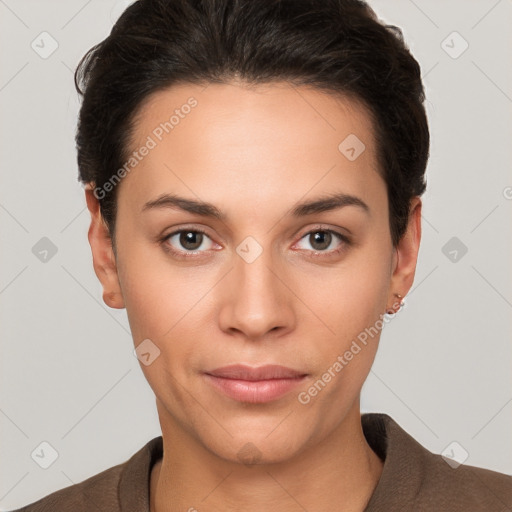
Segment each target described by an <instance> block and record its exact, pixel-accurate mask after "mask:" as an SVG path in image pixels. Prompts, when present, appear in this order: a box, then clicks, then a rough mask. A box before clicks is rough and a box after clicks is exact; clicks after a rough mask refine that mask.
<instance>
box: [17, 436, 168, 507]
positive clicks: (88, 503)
mask: <svg viewBox="0 0 512 512" xmlns="http://www.w3.org/2000/svg"><path fill="white" fill-rule="evenodd" d="M162 453H163V445H162V436H159V437H155V438H154V439H152V440H151V441H149V442H148V443H146V444H145V445H144V446H143V447H142V448H140V450H139V451H137V452H136V453H134V454H133V455H132V456H131V457H130V458H129V459H128V460H126V461H125V462H123V463H121V464H118V465H116V466H113V467H111V468H109V469H106V470H104V471H102V472H101V473H98V474H96V475H93V476H91V477H89V478H87V479H86V480H84V481H83V482H80V483H77V484H74V485H71V486H69V487H65V488H64V489H60V490H58V491H55V492H53V493H52V494H49V495H48V496H45V497H44V498H41V499H40V500H38V501H35V502H34V503H31V504H29V505H26V506H24V507H22V508H19V509H16V510H13V511H12V512H64V511H66V512H67V511H70V512H90V511H91V510H104V511H108V512H118V511H121V510H123V511H124V510H128V509H129V510H138V511H142V510H149V485H148V484H149V476H150V474H151V469H152V467H153V465H154V464H155V463H156V461H158V460H159V459H160V458H161V457H162Z"/></svg>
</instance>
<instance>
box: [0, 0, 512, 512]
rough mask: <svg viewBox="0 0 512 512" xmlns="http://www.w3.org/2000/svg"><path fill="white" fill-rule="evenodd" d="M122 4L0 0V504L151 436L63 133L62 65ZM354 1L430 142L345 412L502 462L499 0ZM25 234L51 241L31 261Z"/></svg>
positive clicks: (504, 103)
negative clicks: (418, 81)
mask: <svg viewBox="0 0 512 512" xmlns="http://www.w3.org/2000/svg"><path fill="white" fill-rule="evenodd" d="M128 3H129V2H127V1H122V2H115V1H112V0H110V1H105V0H101V1H100V0H89V1H84V0H67V1H64V0H62V1H60V2H59V1H56V0H54V1H50V0H45V1H42V0H17V1H14V0H0V38H1V42H0V48H1V50H0V51H1V59H2V60H1V62H2V66H1V76H0V109H1V110H0V111H1V114H0V115H1V120H2V122H1V125H0V129H1V135H0V140H1V141H2V144H1V155H0V163H1V186H0V222H1V227H2V229H1V235H0V236H1V247H2V252H1V256H2V259H1V265H0V305H1V310H0V311H1V313H0V314H1V316H0V329H1V331H0V332H1V336H2V338H1V346H0V349H1V353H0V365H1V366H0V380H1V396H0V427H1V432H2V441H3V442H2V444H1V447H0V464H1V467H0V504H1V509H2V510H9V509H12V508H15V507H19V506H21V505H24V504H27V503H29V502H32V501H34V500H35V499H38V498H40V497H42V496H44V495H46V494H48V493H50V492H52V491H54V490H57V489H59V488H62V487H65V486H68V485H71V484H73V483H76V482H79V481H81V480H83V479H85V478H87V477H89V476H91V475H93V474H96V473H98V472H99V471H102V470H104V469H106V468H108V467H111V466H113V465H115V464H118V463H121V462H124V461H125V460H126V459H127V458H128V457H129V456H131V455H132V454H133V453H134V452H135V451H137V450H138V449H139V448H140V447H142V445H143V444H145V443H146V442H147V441H148V440H149V439H151V438H152V437H154V436H157V435H159V434H160V428H159V424H158V419H157V415H156V410H155V405H154V395H153V393H152V391H151V389H150V388H149V385H148V384H147V383H146V381H145V379H144V377H143V374H142V372H141V370H140V367H139V362H138V361H137V359H136V358H135V357H134V356H133V353H132V351H133V342H132V339H131V336H130V332H129V329H128V322H127V319H126V314H125V311H124V310H122V311H118V310H111V309H109V308H108V307H107V306H106V305H105V304H103V302H102V298H101V287H100V284H99V282H98V281H97V279H96V276H95V275H94V272H93V267H92V258H91V254H90V248H89V245H88V241H87V228H88V221H89V216H88V212H87V210H86V208H85V201H84V195H83V190H82V188H81V185H80V184H79V183H78V182H77V179H76V176H77V166H76V162H75V149H74V140H73V137H74V131H75V123H76V115H77V109H78V99H77V95H76V93H75V91H74V88H73V83H72V70H73V69H74V68H75V66H76V64H77V63H78V60H79V58H80V57H81V56H82V55H83V54H84V53H85V51H86V50H87V49H89V48H90V47H91V46H92V45H93V44H95V43H97V42H99V41H100V40H102V39H103V38H104V37H106V35H107V34H108V32H109V30H110V28H111V25H112V22H113V20H115V19H116V18H117V16H118V15H119V14H120V13H121V11H122V10H123V8H124V7H125V6H126V5H127V4H128ZM370 4H371V5H372V6H373V7H374V8H375V10H376V11H377V13H378V15H379V16H380V17H382V18H383V19H384V20H385V21H386V22H388V23H392V24H396V25H398V26H400V27H401V28H402V29H403V32H404V35H405V38H406V41H407V42H408V44H409V46H410V48H411V50H412V52H413V54H414V55H415V57H416V58H417V59H418V60H419V62H420V64H421V66H422V73H423V77H424V81H425V85H426V92H427V96H428V104H427V108H428V115H429V122H430V128H431V134H432V147H431V159H430V163H429V166H428V170H427V176H428V191H427V193H426V194H425V196H424V213H423V240H422V247H421V250H420V256H419V262H418V268H417V274H416V280H415V284H414V287H413V289H412V291H411V292H410V294H409V295H408V297H407V300H406V307H405V309H404V310H403V312H402V313H400V315H399V316H398V317H397V319H396V321H393V322H391V324H389V325H388V326H386V327H385V329H384V332H383V335H382V338H381V346H380V349H379V352H378V355H377V359H376V362H375V365H374V367H373V369H372V372H371V373H370V376H369V377H368V380H367V382H366V384H365V386H364V388H363V398H362V408H363V411H382V412H386V413H388V414H390V415H391V416H392V417H393V418H394V419H395V420H396V421H397V422H398V423H399V424H400V425H401V426H402V427H403V428H404V429H405V430H407V431H408V432H409V433H410V434H411V435H413V437H415V438H416V439H417V440H418V441H419V442H420V443H421V444H423V445H424V446H425V447H427V448H428V449H430V450H431V451H433V452H436V453H444V452H445V450H446V449H447V447H449V446H450V444H451V443H452V442H453V441H457V443H459V444H460V446H461V447H463V449H464V450H466V451H467V452H468V454H469V456H468V458H467V460H466V464H472V465H477V466H483V467H487V468H490V469H494V470H497V471H502V472H506V473H509V474H512V441H511V435H510V434H511V432H512V385H511V384H512V383H511V380H512V372H511V362H512V357H511V355H512V348H511V343H510V339H511V331H512V328H511V322H510V318H511V308H512V283H511V271H510V268H511V267H510V262H511V261H512V254H511V253H512V250H511V249H512V248H511V245H512V244H511V239H512V230H511V229H510V228H511V219H512V217H511V209H512V200H511V198H512V175H511V172H510V165H511V162H512V158H511V156H512V155H511V132H512V126H511V123H510V113H511V107H512V66H511V65H510V64H511V62H510V61H511V53H512V52H511V39H512V35H511V34H512V32H511V31H510V26H511V22H512V2H511V1H510V0H501V1H496V0H480V1H468V0H458V1H455V0H450V1H445V0H443V1H440V0H438V1H432V0H431V1H426V0H415V1H412V0H402V1H397V0H393V1H391V0H388V1H383V0H379V1H371V2H370ZM43 31H46V32H48V33H49V34H50V35H51V37H52V38H53V39H54V40H56V41H57V43H58V48H57V49H56V51H55V52H54V53H53V54H52V55H50V56H48V57H47V58H42V57H41V56H40V55H39V54H38V53H36V51H35V50H34V49H33V48H32V47H31V43H32V41H35V43H34V44H38V45H39V49H38V51H43V50H44V51H48V50H49V49H51V44H52V42H51V40H50V39H49V38H48V36H39V34H41V32H43ZM453 31H457V32H458V33H459V34H460V35H461V36H462V38H463V40H462V39H460V38H458V36H456V35H455V36H453V35H452V36H450V34H452V32H453ZM41 38H46V39H44V40H43V42H41ZM464 40H465V41H467V43H468V44H469V47H468V48H467V50H466V51H464V52H463V53H462V54H461V55H458V53H460V51H461V50H462V49H463V45H464ZM443 41H445V42H444V43H443ZM450 54H451V55H450ZM455 56H456V58H454V57H455ZM43 237H47V238H48V239H49V240H51V243H52V244H54V245H55V247H56V248H57V252H56V254H54V255H52V252H51V251H50V252H49V253H48V254H47V257H46V258H47V261H41V260H40V258H41V257H42V256H41V254H39V257H38V256H37V253H38V251H40V250H41V247H43V248H44V247H45V246H48V241H43V242H40V240H41V239H42V238H43ZM453 237H456V239H455V240H452V241H451V242H450V244H449V245H448V246H446V244H447V243H448V242H449V241H450V240H451V239H452V238H453ZM36 244H40V245H36ZM45 244H46V245H45ZM34 246H36V249H34V252H35V253H36V254H34V252H33V247H34ZM464 246H465V247H466V248H467V253H466V254H463V247H464ZM454 250H455V251H456V253H455V252H453V251H454ZM454 258H455V261H453V260H454ZM43 441H46V442H48V443H50V445H52V446H53V447H54V448H55V450H56V451H57V452H58V458H57V460H55V462H54V463H53V464H52V465H51V466H50V467H49V468H48V469H42V468H41V467H40V465H39V464H37V463H36V462H35V461H34V460H33V459H32V457H31V453H32V452H33V451H34V450H35V449H39V450H40V449H41V447H40V443H41V442H43ZM44 446H45V445H43V447H44ZM452 446H453V445H452ZM458 449H459V448H457V450H458ZM45 453H47V454H48V453H49V451H48V450H46V452H45Z"/></svg>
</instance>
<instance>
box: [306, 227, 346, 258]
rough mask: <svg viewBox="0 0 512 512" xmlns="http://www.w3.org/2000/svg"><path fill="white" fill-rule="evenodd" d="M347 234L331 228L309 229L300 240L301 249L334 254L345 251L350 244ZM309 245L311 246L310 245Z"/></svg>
mask: <svg viewBox="0 0 512 512" xmlns="http://www.w3.org/2000/svg"><path fill="white" fill-rule="evenodd" d="M350 243H351V242H350V240H349V238H348V237H347V236H345V235H342V234H341V233H338V232H336V231H333V230H331V229H318V228H317V229H315V230H313V231H309V232H308V233H306V234H305V235H303V237H302V238H301V239H300V240H299V242H298V247H299V249H305V250H307V251H309V252H311V253H312V255H314V254H315V253H318V255H326V256H327V255H333V254H336V253H339V252H341V251H343V250H344V249H345V248H347V247H348V246H349V245H350ZM308 246H309V247H308Z"/></svg>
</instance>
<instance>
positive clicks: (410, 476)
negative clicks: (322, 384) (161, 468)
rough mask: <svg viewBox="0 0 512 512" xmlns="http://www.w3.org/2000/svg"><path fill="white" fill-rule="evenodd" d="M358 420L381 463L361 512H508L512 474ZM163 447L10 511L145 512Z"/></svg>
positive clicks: (388, 423)
mask: <svg viewBox="0 0 512 512" xmlns="http://www.w3.org/2000/svg"><path fill="white" fill-rule="evenodd" d="M361 421H362V425H363V432H364V435H365V437H366V439H367V441H368V444H369V445H370V446H371V447H372V449H373V450H374V451H375V453H377V455H378V456H379V457H380V458H381V459H382V460H383V461H384V467H383V471H382V474H381V476H380V479H379V482H378V484H377V487H376V488H375V490H374V492H373V494H372V497H371V499H370V501H369V503H368V505H367V507H366V509H365V512H382V511H386V512H387V511H391V512H395V511H402V512H405V511H414V512H422V511H433V512H434V511H435V512H445V511H449V512H452V511H453V512H457V511H460V512H480V511H490V512H494V511H495V512H512V476H509V475H505V474H503V473H497V472H495V471H490V470H487V469H482V468H477V467H474V466H466V465H460V466H458V467H457V468H452V467H451V466H450V465H449V464H448V463H447V462H446V461H445V460H444V459H443V457H442V456H441V455H435V454H433V453H431V452H430V451H428V450H427V449H425V448H424V447H423V446H422V445H420V444H419V443H418V442H417V441H415V440H414V439H413V438H412V437H411V436H410V435H409V434H408V433H407V432H405V430H403V429H402V428H401V427H400V426H399V425H398V424H397V423H396V422H395V421H394V420H393V419H392V418H391V417H390V416H388V415H387V414H381V413H368V414H362V415H361ZM162 446H163V445H162V437H161V436H159V437H155V438H154V439H152V440H151V441H149V442H148V443H147V444H146V445H145V446H144V447H142V448H141V449H140V450H139V451H138V452H137V453H135V454H134V455H133V456H132V457H131V458H130V459H128V460H127V461H126V462H124V463H122V464H119V465H117V466H114V467H112V468H110V469H107V470H105V471H103V472H101V473H98V474H97V475H94V476H92V477H90V478H88V479H87V480H84V481H83V482H81V483H78V484H75V485H71V486H69V487H66V488H64V489H61V490H59V491H56V492H54V493H52V494H50V495H48V496H46V497H45V498H42V499H40V500H39V501H36V502H35V503H32V504H31V505H28V506H26V507H23V508H21V509H18V510H16V511H14V512H67V511H69V512H86V511H87V512H89V511H98V512H121V511H122V512H149V481H150V475H151V469H152V467H153V465H154V464H155V462H156V461H158V460H159V459H160V458H161V457H162Z"/></svg>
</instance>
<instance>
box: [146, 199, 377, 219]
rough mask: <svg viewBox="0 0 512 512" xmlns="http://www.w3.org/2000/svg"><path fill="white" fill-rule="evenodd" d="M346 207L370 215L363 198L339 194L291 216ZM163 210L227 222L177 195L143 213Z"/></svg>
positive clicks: (300, 208)
mask: <svg viewBox="0 0 512 512" xmlns="http://www.w3.org/2000/svg"><path fill="white" fill-rule="evenodd" d="M345 206H357V207H358V208H360V209H361V210H363V211H364V212H365V213H370V208H369V206H368V205H367V204H366V203H365V202H364V201H363V200H362V199H361V198H359V197H357V196H354V195H351V194H344V193H337V194H327V195H323V196H321V197H318V198H315V199H312V200H310V201H306V202H303V203H299V204H297V205H296V206H294V207H293V208H292V209H291V212H290V213H289V215H291V216H292V217H305V216H307V215H311V214H314V213H322V212H327V211H332V210H337V209H339V208H343V207H345ZM161 208H170V209H178V210H183V211H186V212H189V213H194V214H196V215H200V216H202V217H211V218H215V219H218V220H220V221H222V222H225V221H226V220H227V215H226V214H225V213H224V212H222V211H221V210H219V208H217V207H216V206H215V205H213V204H212V203H208V202H205V201H197V200H195V199H187V198H185V197H181V196H178V195H176V194H162V195H160V196H159V197H157V198H156V199H153V200H151V201H148V202H147V203H146V204H145V205H144V206H143V207H142V211H143V212H144V211H147V210H155V209H161Z"/></svg>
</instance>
